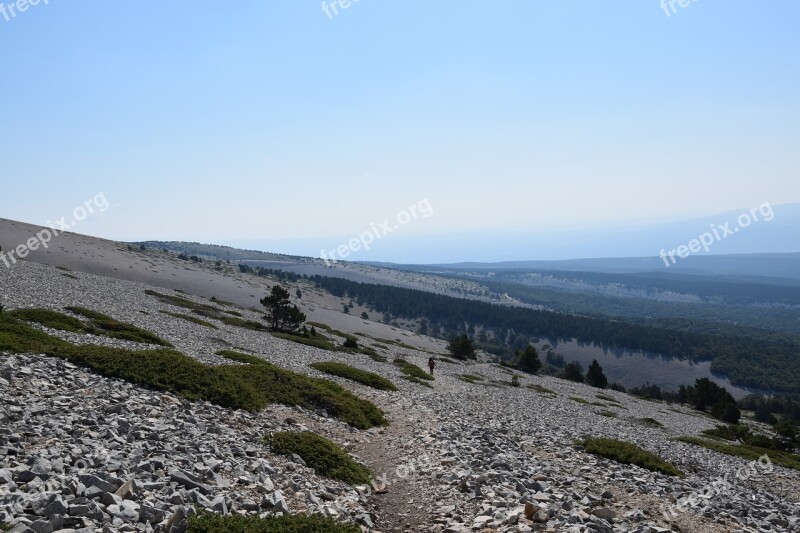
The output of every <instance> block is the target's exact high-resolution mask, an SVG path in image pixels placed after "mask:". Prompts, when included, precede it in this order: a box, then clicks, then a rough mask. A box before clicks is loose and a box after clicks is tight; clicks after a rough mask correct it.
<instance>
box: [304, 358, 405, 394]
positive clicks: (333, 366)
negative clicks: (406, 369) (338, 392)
mask: <svg viewBox="0 0 800 533" xmlns="http://www.w3.org/2000/svg"><path fill="white" fill-rule="evenodd" d="M311 368H315V369H317V370H319V371H320V372H325V373H326V374H330V375H332V376H339V377H340V378H345V379H350V380H352V381H355V382H357V383H361V384H362V385H366V386H367V387H372V388H373V389H378V390H387V391H396V390H398V389H397V387H396V386H395V384H394V383H392V382H391V381H389V380H388V379H386V378H384V377H383V376H379V375H378V374H375V373H374V372H367V371H366V370H361V369H359V368H355V367H352V366H350V365H346V364H344V363H335V362H332V361H331V362H322V363H313V364H312V365H311Z"/></svg>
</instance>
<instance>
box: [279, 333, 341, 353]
mask: <svg viewBox="0 0 800 533" xmlns="http://www.w3.org/2000/svg"><path fill="white" fill-rule="evenodd" d="M271 335H272V336H273V337H277V338H279V339H283V340H287V341H292V342H296V343H298V344H304V345H306V346H313V347H314V348H319V349H321V350H328V351H331V352H336V351H338V348H337V347H336V346H335V345H334V344H333V343H332V342H331V341H329V340H328V339H326V338H325V337H323V336H322V335H317V336H305V335H303V334H301V333H283V332H280V331H273V332H272V333H271Z"/></svg>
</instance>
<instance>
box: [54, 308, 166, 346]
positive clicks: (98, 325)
mask: <svg viewBox="0 0 800 533" xmlns="http://www.w3.org/2000/svg"><path fill="white" fill-rule="evenodd" d="M65 309H66V310H67V311H71V312H73V313H75V314H76V315H81V316H84V317H86V318H88V319H89V320H90V321H91V326H92V327H93V328H94V329H96V330H99V331H101V332H102V334H103V335H105V336H107V337H111V338H112V339H120V340H125V341H132V342H140V343H142V344H155V345H157V346H165V347H167V348H172V344H170V343H169V342H167V341H165V340H164V339H162V338H161V337H159V336H158V335H155V334H153V333H150V332H149V331H146V330H144V329H141V328H138V327H136V326H134V325H132V324H127V323H125V322H119V321H118V320H115V319H113V318H111V317H110V316H108V315H104V314H103V313H98V312H97V311H92V310H91V309H86V308H85V307H74V306H73V307H66V308H65Z"/></svg>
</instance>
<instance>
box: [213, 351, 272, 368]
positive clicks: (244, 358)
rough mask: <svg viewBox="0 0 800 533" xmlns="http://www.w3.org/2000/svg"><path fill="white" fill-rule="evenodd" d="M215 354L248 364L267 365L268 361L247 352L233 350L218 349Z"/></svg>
mask: <svg viewBox="0 0 800 533" xmlns="http://www.w3.org/2000/svg"><path fill="white" fill-rule="evenodd" d="M216 355H219V356H222V357H224V358H225V359H229V360H231V361H236V362H237V363H244V364H248V365H268V364H269V362H268V361H265V360H264V359H261V358H260V357H258V356H256V355H250V354H247V353H241V352H235V351H233V350H220V351H218V352H216Z"/></svg>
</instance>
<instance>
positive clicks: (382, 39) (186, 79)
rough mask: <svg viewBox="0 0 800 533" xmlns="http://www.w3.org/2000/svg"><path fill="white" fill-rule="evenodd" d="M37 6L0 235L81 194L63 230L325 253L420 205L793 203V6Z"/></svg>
mask: <svg viewBox="0 0 800 533" xmlns="http://www.w3.org/2000/svg"><path fill="white" fill-rule="evenodd" d="M0 2H5V5H6V6H8V5H9V4H12V2H9V1H8V0H0ZM43 2H44V0H42V1H41V3H39V5H36V6H30V7H29V8H28V9H27V11H25V12H21V13H16V16H13V17H10V19H9V20H5V18H4V16H3V15H2V14H0V48H1V49H2V50H3V51H4V53H3V57H2V60H0V76H2V80H3V84H2V86H3V88H4V90H3V99H2V104H0V128H2V132H3V144H2V149H0V157H1V158H2V164H1V165H0V179H2V198H3V200H4V202H3V203H2V204H3V205H2V210H1V211H0V216H2V217H4V218H13V219H19V220H24V221H27V222H34V223H44V222H45V221H47V220H52V219H55V218H58V217H60V216H62V215H64V214H67V213H70V212H71V211H72V209H73V208H74V207H75V206H77V205H80V204H82V203H83V202H84V201H85V200H86V199H88V198H92V197H93V196H94V195H96V194H97V193H100V192H102V193H103V194H104V195H105V196H106V197H107V198H108V200H109V201H110V202H111V204H112V208H111V209H109V210H108V211H107V212H105V213H103V214H102V215H101V216H96V217H92V218H90V219H87V220H85V221H83V222H82V223H81V225H80V226H79V227H76V228H75V231H78V232H82V233H89V234H93V235H98V236H104V237H109V238H117V239H124V240H140V239H142V240H143V239H163V240H171V239H176V240H196V241H204V242H234V241H236V242H239V241H249V242H255V241H265V242H267V241H270V242H287V243H288V242H297V243H300V242H311V240H313V239H314V238H320V237H325V238H330V239H332V240H333V241H334V244H335V242H340V241H341V238H343V237H347V236H352V235H356V234H358V233H361V232H362V231H364V230H365V229H367V228H369V227H370V223H372V222H380V221H382V220H384V219H387V218H394V217H395V216H396V215H397V213H398V212H400V211H401V210H403V209H405V208H407V207H408V206H410V205H412V204H414V203H416V202H419V201H420V200H423V199H427V200H428V201H429V202H430V204H431V205H432V206H433V208H434V215H433V216H430V217H428V218H424V219H418V220H415V221H414V222H413V223H409V224H408V225H407V226H404V227H403V228H402V231H398V232H397V233H398V235H400V234H401V233H402V236H403V237H406V238H412V237H414V236H415V235H426V236H431V235H433V236H443V237H442V238H445V237H444V236H446V235H448V234H460V235H463V234H469V233H470V232H472V231H477V230H480V231H484V232H486V231H488V232H497V233H498V234H499V233H502V232H511V231H513V232H523V233H524V232H542V231H550V230H559V231H562V230H564V231H567V230H573V231H580V230H581V228H589V227H590V228H595V229H596V228H603V227H608V226H630V225H636V224H641V223H645V222H647V223H650V222H653V223H661V222H665V221H671V220H680V219H688V218H695V217H703V216H709V215H712V214H714V213H719V212H728V211H731V210H736V209H741V208H749V207H751V206H754V205H759V204H760V203H762V202H765V201H768V202H770V203H771V204H773V205H779V204H783V203H793V202H800V179H798V171H799V170H800V150H798V146H800V96H798V95H800V75H799V70H800V61H798V56H799V55H800V32H798V31H797V20H798V19H800V3H798V2H796V1H790V0H774V1H770V2H755V1H752V0H751V1H739V0H726V1H725V2H722V1H720V0H697V1H694V2H689V3H688V6H687V7H685V8H681V7H679V6H678V5H677V4H676V12H675V13H672V14H671V16H667V15H666V14H665V12H664V11H663V10H662V8H661V7H660V5H659V0H626V1H618V2H590V1H588V0H587V1H580V2H579V1H569V0H559V1H552V2H542V1H530V0H529V1H506V2H478V1H460V2H444V1H437V0H419V1H416V0H407V1H404V2H388V1H386V0H383V1H380V0H360V1H358V2H353V3H352V4H351V5H350V7H348V8H347V9H344V10H343V9H341V8H340V9H339V14H338V15H336V16H333V17H332V18H329V17H328V16H326V15H325V13H324V12H323V10H322V8H321V6H320V2H319V1H318V0H309V1H306V0H286V1H281V2H277V1H267V2H247V1H245V2H230V3H220V2H193V3H189V2H113V3H112V2H108V3H102V4H101V3H88V2H85V3H84V2H80V3H79V2H67V1H65V0H49V2H48V4H44V3H43ZM337 239H339V240H338V241H337ZM428 241H430V239H427V240H426V242H428ZM434 241H435V239H434ZM315 242H316V241H315ZM667 244H669V243H667ZM315 245H316V244H315ZM292 251H294V252H297V251H298V250H296V249H293V250H292ZM307 253H309V254H311V253H314V252H313V251H311V250H309V251H308V252H307ZM389 256H391V253H390V252H387V256H382V257H380V258H378V257H369V256H364V257H360V258H362V259H394V260H398V261H402V260H406V259H407V260H409V261H418V260H422V259H423V258H422V257H413V258H412V257H407V258H406V257H389ZM470 258H471V259H472V258H474V257H470ZM535 258H536V253H535V251H532V252H531V253H530V254H528V256H527V257H519V259H535ZM465 259H466V257H465Z"/></svg>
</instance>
